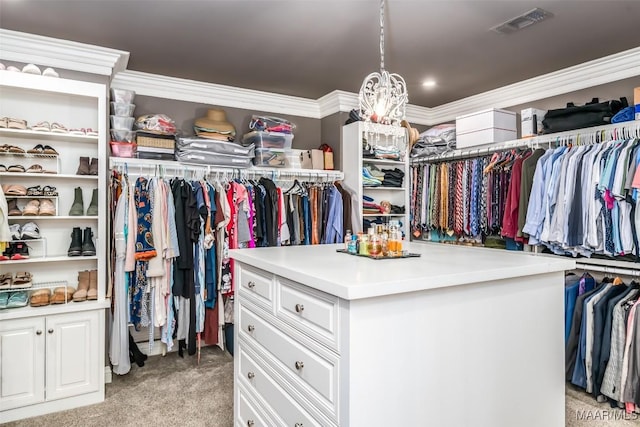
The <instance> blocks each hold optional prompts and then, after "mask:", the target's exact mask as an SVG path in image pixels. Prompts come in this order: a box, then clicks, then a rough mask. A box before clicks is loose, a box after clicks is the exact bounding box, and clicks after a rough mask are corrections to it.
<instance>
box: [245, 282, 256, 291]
mask: <svg viewBox="0 0 640 427" xmlns="http://www.w3.org/2000/svg"><path fill="white" fill-rule="evenodd" d="M255 285H256V283H255V282H249V283H247V287H248V288H249V289H253V287H254V286H255Z"/></svg>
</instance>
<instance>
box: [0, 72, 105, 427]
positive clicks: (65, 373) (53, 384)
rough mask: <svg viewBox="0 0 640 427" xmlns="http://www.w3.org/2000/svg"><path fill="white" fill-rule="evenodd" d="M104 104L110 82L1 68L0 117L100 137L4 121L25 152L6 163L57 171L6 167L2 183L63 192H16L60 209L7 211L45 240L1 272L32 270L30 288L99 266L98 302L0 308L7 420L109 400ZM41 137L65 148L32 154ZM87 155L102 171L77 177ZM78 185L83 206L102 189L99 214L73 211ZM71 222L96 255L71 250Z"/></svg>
mask: <svg viewBox="0 0 640 427" xmlns="http://www.w3.org/2000/svg"><path fill="white" fill-rule="evenodd" d="M107 106H108V104H107V88H106V86H105V85H103V84H97V83H90V82H82V81H75V80H68V79H60V78H52V77H46V76H37V75H31V74H24V73H15V72H8V71H0V117H11V118H17V119H23V120H26V121H27V126H32V125H34V124H36V123H38V122H42V121H47V122H49V123H54V122H55V123H59V124H62V125H64V126H65V127H66V128H67V129H74V128H75V129H80V128H85V129H88V128H91V129H93V130H95V131H96V132H97V136H87V135H73V134H69V133H55V132H41V131H33V130H29V129H26V130H20V129H5V128H0V145H11V146H16V147H20V148H21V149H23V150H24V151H25V153H6V152H3V153H0V163H2V164H4V165H5V166H7V167H8V166H10V165H22V166H24V168H25V169H28V168H29V167H30V166H32V165H35V164H38V165H41V166H42V168H43V169H45V170H48V171H51V172H55V173H19V172H0V179H1V180H2V184H3V185H6V184H9V185H11V184H17V185H23V186H25V187H27V188H28V187H32V186H36V185H40V186H41V187H44V186H51V187H55V188H56V191H57V193H58V195H57V196H46V195H43V196H23V197H19V198H17V199H18V205H19V206H21V207H22V206H24V203H26V202H27V201H28V200H29V199H38V200H42V199H50V200H52V201H53V202H54V204H55V205H56V216H40V215H35V216H24V215H23V216H10V217H9V218H8V219H9V223H10V224H14V223H15V224H21V225H24V223H26V222H29V221H33V222H36V224H37V225H38V227H39V229H40V234H41V236H42V239H40V240H29V241H27V242H26V243H27V245H28V246H29V247H30V257H29V258H28V259H21V260H9V261H0V274H5V273H11V274H12V275H15V274H16V273H17V272H22V271H28V272H30V273H31V274H32V277H33V279H32V281H33V283H34V285H33V286H32V287H31V290H33V289H36V288H38V287H42V286H36V284H39V283H40V284H41V283H51V284H56V283H58V284H60V283H62V284H64V283H66V284H68V285H69V286H72V287H74V288H77V286H78V272H80V271H83V270H97V271H98V300H97V301H85V302H81V303H66V304H59V305H48V306H42V307H30V306H28V305H27V306H26V307H21V308H11V309H4V310H0V346H1V348H2V352H0V381H1V382H2V383H1V386H0V419H2V421H4V422H8V421H13V420H17V419H21V418H25V417H31V416H35V415H41V414H46V413H49V412H55V411H60V410H64V409H70V408H73V407H77V406H83V405H89V404H94V403H98V402H101V401H103V400H104V373H105V367H104V366H105V312H104V310H105V309H106V308H107V307H108V306H109V302H108V300H107V299H106V298H105V293H106V292H105V290H106V265H107V257H106V245H105V242H106V241H107V238H108V237H107V235H106V233H107V231H106V224H107V213H106V212H107V210H106V206H107V203H106V193H107V190H106V188H107V163H106V159H107V155H106V154H107V145H106V144H107V118H108V111H107ZM39 144H40V145H42V146H46V145H49V146H50V147H52V148H54V149H55V151H57V152H58V155H45V154H32V153H26V151H28V150H29V149H32V148H34V147H35V146H37V145H39ZM80 157H89V158H95V159H98V175H97V176H95V175H76V171H77V169H78V165H79V159H80ZM77 187H80V188H81V189H82V193H83V202H84V212H86V209H87V208H88V206H89V204H90V202H91V197H92V193H93V189H94V188H99V189H100V191H99V193H98V195H99V199H98V208H99V212H100V213H99V215H97V216H86V215H82V216H69V214H68V213H69V210H70V208H71V205H72V204H73V202H74V191H75V188H77ZM11 197H12V196H7V199H9V198H11ZM74 227H80V228H82V229H83V231H84V229H86V228H91V230H92V232H93V235H94V244H95V246H96V254H97V255H96V256H85V257H83V256H78V257H69V256H67V251H68V249H69V245H70V243H71V237H70V236H71V233H72V229H73V228H74ZM45 287H46V286H45ZM52 287H55V286H53V285H52ZM15 291H16V292H17V291H19V290H18V289H16V290H15ZM27 291H30V290H27ZM12 292H14V291H13V290H11V289H9V290H8V292H3V293H8V294H11V293H12Z"/></svg>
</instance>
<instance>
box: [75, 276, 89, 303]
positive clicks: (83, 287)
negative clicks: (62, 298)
mask: <svg viewBox="0 0 640 427" xmlns="http://www.w3.org/2000/svg"><path fill="white" fill-rule="evenodd" d="M89 284H90V278H89V271H86V270H85V271H79V272H78V290H77V291H75V292H74V293H73V301H74V302H82V301H86V300H87V291H88V289H89Z"/></svg>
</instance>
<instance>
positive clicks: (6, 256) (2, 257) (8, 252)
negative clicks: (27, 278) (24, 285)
mask: <svg viewBox="0 0 640 427" xmlns="http://www.w3.org/2000/svg"><path fill="white" fill-rule="evenodd" d="M12 255H13V245H12V244H11V243H9V244H8V245H7V247H6V248H5V250H4V252H2V254H0V261H9V260H10V259H11V256H12Z"/></svg>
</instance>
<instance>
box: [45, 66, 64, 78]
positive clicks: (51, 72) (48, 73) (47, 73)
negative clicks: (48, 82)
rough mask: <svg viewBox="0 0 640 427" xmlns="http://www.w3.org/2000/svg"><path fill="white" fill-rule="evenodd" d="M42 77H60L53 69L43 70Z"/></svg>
mask: <svg viewBox="0 0 640 427" xmlns="http://www.w3.org/2000/svg"><path fill="white" fill-rule="evenodd" d="M42 75H43V76H47V77H60V76H59V75H58V73H57V72H56V70H54V69H53V68H45V69H44V71H43V72H42Z"/></svg>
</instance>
